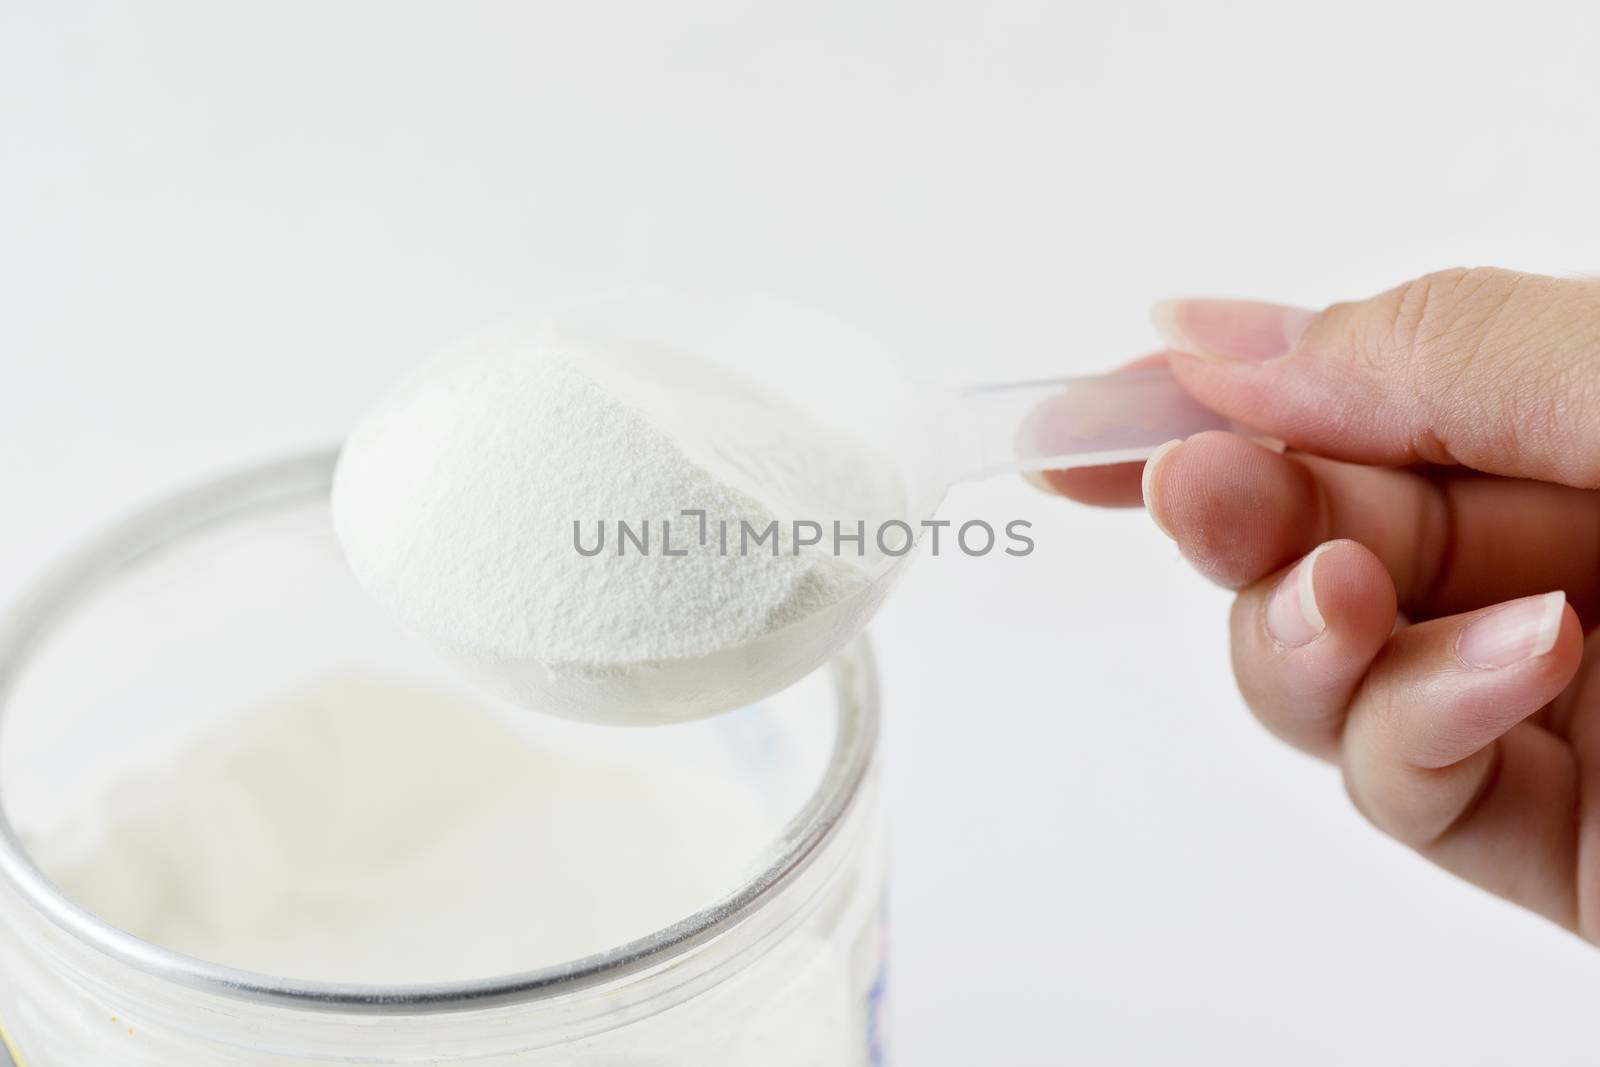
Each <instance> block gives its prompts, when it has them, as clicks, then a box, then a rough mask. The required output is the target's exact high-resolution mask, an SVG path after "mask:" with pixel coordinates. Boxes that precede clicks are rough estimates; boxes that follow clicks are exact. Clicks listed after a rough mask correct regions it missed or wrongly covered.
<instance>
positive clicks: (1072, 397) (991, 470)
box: [955, 366, 1236, 480]
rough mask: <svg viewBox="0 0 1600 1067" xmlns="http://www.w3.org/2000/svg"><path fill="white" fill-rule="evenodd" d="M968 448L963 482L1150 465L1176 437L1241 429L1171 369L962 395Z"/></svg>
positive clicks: (959, 406)
mask: <svg viewBox="0 0 1600 1067" xmlns="http://www.w3.org/2000/svg"><path fill="white" fill-rule="evenodd" d="M955 407H956V410H955V415H956V417H957V419H958V420H959V422H960V423H961V424H962V426H963V427H964V429H965V438H966V447H965V448H964V449H963V452H964V453H965V455H964V456H963V459H962V462H961V463H960V468H961V469H959V470H958V471H957V472H956V478H957V480H965V479H968V478H980V477H984V476H986V475H990V474H1000V473H1004V472H1007V471H1038V470H1064V469H1066V468H1069V467H1095V466H1104V465H1106V464H1111V463H1128V462H1133V461H1136V460H1141V459H1145V458H1147V457H1148V456H1149V455H1150V453H1152V452H1154V451H1155V450H1156V449H1157V448H1159V447H1160V446H1161V445H1163V444H1165V443H1166V442H1168V441H1171V440H1173V439H1174V438H1182V437H1188V436H1189V435H1190V434H1196V433H1200V432H1201V431H1202V430H1219V429H1233V428H1236V427H1235V426H1234V424H1233V423H1232V422H1230V421H1229V420H1228V419H1226V418H1224V417H1222V416H1221V415H1218V414H1217V413H1216V412H1214V411H1211V410H1209V409H1208V408H1204V407H1201V406H1200V404H1199V403H1198V402H1197V401H1196V400H1194V399H1193V398H1192V397H1190V396H1189V394H1187V393H1185V392H1184V391H1183V390H1182V389H1181V388H1179V387H1178V382H1177V379H1175V378H1174V377H1173V376H1172V372H1171V371H1170V370H1169V369H1167V367H1165V366H1150V367H1138V368H1133V369H1129V370H1121V371H1113V372H1112V373H1110V374H1097V375H1090V376H1087V377H1082V378H1058V379H1053V380H1048V381H1035V382H1013V383H1010V384H1004V385H980V386H973V387H971V388H967V389H963V390H961V391H960V392H959V393H958V395H957V397H956V399H955Z"/></svg>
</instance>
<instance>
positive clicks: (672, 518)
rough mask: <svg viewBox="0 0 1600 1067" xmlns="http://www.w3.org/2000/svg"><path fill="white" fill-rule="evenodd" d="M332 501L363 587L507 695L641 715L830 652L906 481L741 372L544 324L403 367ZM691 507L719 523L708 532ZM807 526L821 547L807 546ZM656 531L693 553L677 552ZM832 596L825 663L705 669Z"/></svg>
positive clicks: (721, 702)
mask: <svg viewBox="0 0 1600 1067" xmlns="http://www.w3.org/2000/svg"><path fill="white" fill-rule="evenodd" d="M333 509H334V523H335V526H336V529H337V531H338V534H339V538H340V541H341V542H342V544H343V546H344V549H345V553H346V557H347V558H348V560H349V562H350V566H351V568H352V569H353V570H354V572H355V574H356V576H357V578H358V579H359V580H360V581H361V582H362V584H363V585H364V586H365V587H366V588H367V590H368V591H369V592H370V593H371V595H372V596H373V597H374V598H375V599H376V600H378V601H379V603H381V604H382V605H384V606H385V607H386V608H387V609H388V610H390V611H391V612H393V613H394V614H395V615H397V616H398V617H399V618H400V619H401V620H402V621H403V622H405V623H406V624H407V625H408V626H409V627H410V628H412V629H413V630H415V631H417V632H419V633H421V634H422V635H424V636H425V637H427V638H429V639H431V640H432V641H433V642H434V643H436V644H437V645H439V646H440V647H442V648H443V649H445V650H446V651H447V652H449V653H451V654H453V655H454V656H455V658H457V659H458V660H463V661H466V662H468V663H469V664H471V665H473V666H476V667H479V668H481V669H482V673H484V674H487V675H488V676H490V677H491V679H492V681H493V682H494V683H495V684H496V685H497V686H498V687H499V688H500V689H501V690H502V691H503V692H505V693H506V694H507V695H509V696H511V697H512V698H513V699H517V700H519V701H520V702H522V703H524V704H526V705H529V706H533V707H536V708H539V709H541V710H548V711H552V712H556V713H559V714H565V715H570V716H574V717H579V718H592V719H601V720H608V721H619V722H649V721H665V720H669V719H679V718H686V717H692V716H694V715H700V714H708V713H711V712H716V711H722V710H726V709H727V708H728V707H731V706H735V705H736V704H739V703H743V702H746V701H747V700H749V699H753V698H755V697H759V696H760V695H762V693H763V692H764V691H770V690H771V689H772V688H776V687H779V686H781V685H783V684H787V683H788V682H790V681H793V680H795V679H796V678H798V677H799V676H800V675H802V674H804V673H805V672H806V671H808V670H809V669H810V668H811V667H813V666H815V665H816V664H817V663H820V662H821V660H822V659H823V658H825V657H826V654H827V652H828V651H829V650H830V649H831V648H832V647H834V646H835V645H836V644H837V643H838V640H839V638H840V637H842V636H843V634H844V633H845V632H847V631H848V629H850V628H852V627H853V626H854V625H855V624H856V622H858V621H859V618H861V617H864V614H863V612H864V611H866V610H870V605H869V603H868V602H869V600H870V598H871V596H872V584H873V583H872V578H873V573H874V568H875V567H877V565H878V564H879V562H880V559H879V557H878V555H877V551H876V547H875V544H874V541H875V537H874V534H875V531H876V530H877V528H878V526H879V524H880V523H882V522H883V521H884V520H886V519H893V518H901V517H902V515H901V510H902V494H901V490H900V483H899V480H898V478H897V476H896V475H895V473H894V471H893V470H892V468H890V467H889V466H888V465H887V464H886V463H884V462H883V461H881V460H880V459H878V458H877V457H876V456H875V455H873V454H872V453H870V452H868V451H867V450H866V449H865V448H864V447H862V446H861V445H860V444H858V443H857V442H856V441H855V440H854V439H853V438H850V437H848V436H845V435H843V434H842V433H840V432H838V431H836V430H833V429H832V428H829V427H825V426H824V425H823V424H821V423H820V422H817V421H815V420H813V419H811V418H809V417H807V416H806V415H805V414H804V413H802V412H800V411H798V410H796V409H794V408H792V407H790V406H789V405H787V404H785V403H784V402H783V401H782V400H781V399H780V398H777V397H775V396H771V395H769V394H767V393H764V392H762V391H760V390H757V389H755V388H753V387H751V386H749V385H748V384H746V383H745V382H743V381H742V380H741V379H739V378H738V377H736V376H734V375H732V374H729V373H727V372H725V371H722V370H720V369H718V368H715V367H712V366H710V365H707V364H702V363H699V362H697V361H694V360H692V359H688V358H685V357H682V356H677V355H672V354H668V353H662V352H655V351H638V350H628V349H623V348H618V347H605V348H600V349H597V348H594V347H587V346H584V345H583V344H581V343H578V342H574V341H572V340H570V339H565V338H562V337H560V336H558V335H555V334H551V333H544V334H540V335H536V336H533V337H528V338H523V339H521V340H519V341H517V342H514V343H508V342H502V343H489V344H479V345H477V346H476V347H469V348H463V349H460V350H457V351H455V352H453V353H450V354H448V355H447V356H445V357H443V358H441V359H438V360H435V361H434V362H432V363H429V364H427V365H425V366H424V367H422V368H421V369H420V370H419V371H417V372H416V373H414V374H413V375H412V376H411V377H409V378H408V379H406V380H405V381H403V382H402V383H401V384H400V385H399V386H398V387H397V388H396V389H394V390H393V392H391V393H390V394H389V395H388V396H387V397H386V398H385V399H384V400H383V402H382V403H381V404H380V405H379V406H378V407H377V408H376V409H375V410H373V411H372V412H371V413H370V414H369V415H368V416H367V417H366V418H365V419H364V420H363V421H362V422H361V423H360V425H359V426H358V427H357V428H356V430H355V431H354V433H352V435H351V436H350V439H349V441H348V442H347V444H346V445H345V449H344V452H343V455H342V457H341V459H340V463H339V469H338V473H337V477H336V480H335V485H334V497H333ZM685 510H703V511H704V512H705V513H706V519H705V526H704V528H703V529H704V532H705V535H706V536H705V538H704V541H703V542H702V540H701V532H702V527H701V524H700V520H699V519H698V517H690V516H684V515H683V514H682V512H683V511H685ZM619 520H622V521H626V522H627V523H628V524H629V527H630V529H632V530H634V531H638V530H640V529H641V528H643V527H644V526H646V525H648V526H649V527H650V530H649V537H650V551H649V552H648V553H644V552H641V551H639V550H638V549H637V548H636V546H635V544H634V543H633V542H631V541H630V542H627V543H626V544H624V543H621V538H620V537H619V531H618V528H617V523H618V521H619ZM774 520H776V521H777V525H778V537H779V542H778V546H777V548H778V551H777V554H776V555H772V554H771V550H770V548H768V547H766V546H762V547H760V548H754V547H750V548H749V550H748V552H746V553H745V554H741V545H746V546H752V545H753V542H752V541H750V540H749V539H748V538H747V537H746V535H745V533H744V530H745V528H746V527H748V528H749V530H750V531H752V534H751V536H753V535H754V534H759V533H761V532H763V531H765V530H766V529H767V528H768V526H769V524H771V523H772V522H773V521H774ZM795 520H811V521H815V522H818V523H820V524H821V525H822V527H823V528H824V531H825V536H824V538H823V543H822V544H820V545H817V546H815V547H805V546H802V547H800V548H799V550H798V551H797V550H796V543H795V541H796V539H795V538H794V536H793V531H794V527H793V522H794V521H795ZM835 520H837V521H839V522H840V523H841V528H842V530H844V531H845V532H846V533H853V532H855V531H856V529H857V523H858V522H859V523H862V524H864V530H865V533H866V536H865V543H864V546H863V549H864V555H862V556H857V555H855V552H856V551H857V549H856V547H855V545H854V544H852V543H846V544H845V545H844V548H845V554H843V555H836V554H835V551H834V543H833V538H832V535H833V523H834V521H835ZM663 521H665V522H666V523H669V524H670V529H671V544H672V548H673V550H674V551H683V550H686V551H687V553H688V554H687V555H686V556H683V557H676V556H673V557H669V556H667V555H665V554H664V553H663V551H662V549H663V547H664V546H663V544H662V536H663V527H662V523H663ZM575 522H576V523H578V524H579V525H578V534H577V542H578V543H581V544H582V545H583V546H584V547H585V548H589V549H592V548H593V547H594V546H595V545H596V543H597V538H598V536H599V531H600V529H601V528H602V527H604V529H605V538H606V539H605V542H604V545H605V547H604V549H603V551H601V552H600V553H599V554H598V555H595V556H586V555H584V554H583V553H582V552H580V551H579V550H578V548H577V545H576V544H575V535H574V523H575ZM723 524H726V526H724V525H723ZM724 529H726V530H727V533H728V541H727V542H726V543H725V542H724V541H723V538H722V531H723V530H724ZM725 545H726V547H725ZM724 551H726V553H727V554H726V555H724V554H723V553H724ZM872 603H875V601H873V602H872ZM840 605H848V606H850V607H851V608H852V610H851V611H843V610H840V611H835V612H834V613H833V614H834V615H837V616H838V618H837V620H835V619H834V618H833V616H831V615H827V616H822V617H823V618H824V621H825V622H826V623H827V625H826V626H819V627H813V629H816V630H819V631H822V630H827V631H828V632H827V633H825V634H821V633H813V634H811V635H810V640H811V642H812V643H813V644H816V643H818V641H819V639H820V640H821V641H822V643H824V644H826V646H827V647H820V648H819V649H818V650H817V651H816V653H815V654H812V650H811V649H810V648H806V649H800V650H795V649H780V650H773V651H770V652H768V653H767V654H765V655H764V657H763V654H761V653H757V654H753V655H750V656H745V657H744V658H743V660H742V661H740V662H734V661H733V660H732V659H728V660H727V661H726V662H721V663H720V664H719V663H714V662H712V661H710V660H708V657H717V656H719V654H723V653H726V652H727V651H728V650H738V649H740V648H741V647H742V646H746V645H747V644H748V643H749V642H752V641H757V640H758V639H761V638H763V637H765V636H767V635H771V634H773V633H775V632H777V631H780V630H784V629H785V628H786V627H789V626H791V625H793V624H795V623H797V622H800V621H802V620H806V619H808V618H814V617H819V613H825V612H827V611H828V610H829V609H833V608H837V607H838V606H840ZM834 629H838V630H841V633H839V634H834V633H832V630H834ZM801 652H803V653H804V654H803V655H802V654H800V653H801ZM674 664H687V665H689V666H690V667H694V666H696V665H698V666H699V667H700V668H703V669H700V670H698V673H697V674H696V676H695V677H693V678H689V677H687V676H686V675H685V674H684V673H683V672H682V671H678V672H676V673H674V669H673V665H674ZM779 668H781V669H779ZM734 675H737V677H734Z"/></svg>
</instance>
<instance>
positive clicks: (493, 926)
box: [33, 676, 778, 983]
mask: <svg viewBox="0 0 1600 1067" xmlns="http://www.w3.org/2000/svg"><path fill="white" fill-rule="evenodd" d="M777 830H778V825H777V821H776V820H775V819H774V818H773V817H771V816H770V815H767V814H765V811H764V806H763V804H762V803H761V798H760V796H759V794H758V793H757V790H756V789H755V788H754V786H753V785H751V784H750V783H748V782H745V781H741V780H738V779H736V778H735V777H733V776H732V775H731V774H727V773H722V772H716V773H708V771H707V769H706V768H705V767H703V766H700V765H698V764H696V765H690V764H689V763H687V762H686V761H681V760H680V761H677V762H675V761H674V760H672V759H663V758H652V759H645V758H643V757H640V756H623V755H620V754H617V753H611V752H605V751H601V750H599V749H597V748H595V747H594V746H583V745H579V744H575V743H572V742H570V741H567V740H565V739H558V738H555V737H539V738H534V737H526V738H525V737H523V736H520V735H518V734H516V733H514V732H512V731H511V730H510V729H508V728H507V727H506V726H504V725H502V724H500V723H499V722H497V721H496V720H495V719H494V718H492V717H491V716H490V715H489V714H488V713H487V712H485V711H484V710H483V709H481V708H479V707H477V706H475V705H474V704H472V703H471V702H466V701H461V700H457V699H452V698H450V697H446V696H442V695H439V694H434V693H430V692H427V691H425V690H420V689H416V688H412V687H408V686H403V685H399V684H394V683H388V682H383V681H379V680H377V679H374V678H368V677H361V676H351V677H342V678H332V679H328V680H327V681H325V682H322V683H320V684H316V685H313V686H310V687H308V688H307V689H305V690H304V691H302V692H299V693H296V694H292V695H289V696H287V697H285V698H283V699H281V700H278V701H274V702H271V703H269V704H268V705H267V706H265V707H263V708H261V709H259V710H258V711H256V712H254V713H246V714H245V715H244V716H242V717H240V718H239V719H238V720H237V721H233V722H229V723H227V724H226V725H225V726H224V727H223V728H221V729H219V730H218V731H217V732H216V733H214V734H212V735H210V736H207V737H203V738H200V739H198V740H197V741H196V742H195V743H193V744H191V745H190V746H189V747H187V748H185V749H183V750H181V751H178V752H175V753H173V754H172V755H171V756H170V757H169V758H167V759H166V760H164V761H163V762H162V763H161V764H159V765H158V766H155V767H152V768H151V769H150V770H149V771H148V772H147V773H144V774H139V775H133V776H130V777H128V778H126V779H124V780H122V781H120V782H118V783H116V784H115V785H114V786H113V787H112V788H111V789H110V790H109V791H108V792H107V793H106V794H105V795H103V796H100V797H97V798H95V801H94V803H92V804H90V805H87V806H86V807H85V808H84V809H83V810H82V811H80V812H78V813H77V814H76V816H74V817H73V818H72V819H71V820H70V821H69V822H68V823H67V824H66V825H64V826H61V827H58V828H55V829H54V831H53V832H52V833H50V834H49V835H47V836H45V837H44V838H42V839H41V840H40V841H39V842H37V843H36V844H35V845H34V847H33V852H34V854H35V856H36V858H37V859H38V860H39V862H40V863H41V865H42V866H43V867H44V868H45V870H47V871H48V872H49V873H50V875H51V877H52V878H53V879H54V880H55V881H56V882H57V883H58V884H59V885H61V887H62V888H63V889H65V890H66V891H67V893H68V894H69V895H71V896H72V897H73V898H74V899H76V900H78V901H79V902H80V903H82V904H84V905H85V906H86V907H88V908H89V909H90V910H91V911H94V912H95V913H97V914H99V915H100V916H102V917H103V918H105V919H107V920H109V921H110V922H112V923H114V924H115V925H117V926H118V927H120V928H122V929H124V930H128V931H130V932H132V933H134V934H137V935H138V936H140V937H143V938H145V939H147V940H149V941H153V942H155V943H156V944H159V945H163V946H165V947H167V948H172V949H176V950H178V951H180V952H184V953H188V954H190V955H193V956H197V957H199V958H201V959H206V960H212V961H215V962H219V963H224V964H229V965H232V966H235V967H241V968H244V969H246V970H252V971H257V972H261V973H265V974H274V975H284V976H289V977H293V978H302V979H311V980H320V981H340V982H376V983H405V982H439V981H448V980H455V979H470V978H482V977H486V976H489V975H498V974H510V973H515V972H518V971H524V970H530V969H533V968H536V967H541V966H546V965H549V964H554V963H558V962H562V961H565V960H571V959H577V958H579V957H581V956H585V955H588V954H590V953H595V952H600V951H604V950H606V949H609V948H611V947H613V946H615V945H618V944H622V943H624V942H626V941H629V940H631V939H633V938H636V937H642V936H644V935H646V934H649V933H651V932H653V931H655V930H658V929H661V928H662V927H665V926H667V925H669V924H671V923H673V922H676V921H678V920H679V919H682V918H683V917H684V916H686V915H690V914H693V913H694V912H696V911H698V910H699V909H701V908H703V907H706V906H707V905H709V904H710V903H711V902H712V901H714V900H716V899H717V898H718V897H720V896H722V895H723V894H725V893H728V892H731V891H732V890H733V889H735V888H737V886H738V885H739V883H740V881H741V880H742V878H743V877H744V876H746V875H747V874H748V868H749V866H750V865H751V864H753V863H754V862H755V861H756V860H757V859H758V858H759V857H760V856H761V855H762V854H763V850H764V849H765V848H766V846H767V844H768V843H769V842H770V841H772V840H773V839H774V838H775V837H776V834H777Z"/></svg>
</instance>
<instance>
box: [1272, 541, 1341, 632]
mask: <svg viewBox="0 0 1600 1067" xmlns="http://www.w3.org/2000/svg"><path fill="white" fill-rule="evenodd" d="M1329 544H1332V542H1329ZM1327 548H1328V545H1327V544H1323V545H1318V546H1317V547H1316V548H1314V549H1312V550H1311V554H1310V555H1308V556H1306V558H1305V559H1302V560H1301V561H1300V562H1299V563H1296V564H1295V565H1294V569H1293V570H1291V571H1290V572H1289V573H1288V574H1285V575H1284V576H1283V580H1282V581H1280V582H1279V583H1278V588H1276V589H1274V590H1273V591H1272V595H1271V596H1270V597H1268V598H1267V633H1268V634H1269V635H1270V636H1271V637H1272V639H1273V640H1274V641H1276V642H1277V643H1278V644H1280V645H1282V646H1283V647H1284V648H1299V647H1300V646H1301V645H1304V644H1307V643H1309V642H1310V641H1311V640H1313V639H1314V638H1315V637H1316V636H1317V635H1318V634H1320V633H1321V632H1322V631H1323V630H1326V629H1327V628H1328V624H1327V622H1326V620H1324V619H1323V617H1322V609H1321V608H1319V607H1317V588H1316V582H1315V577H1316V571H1317V557H1318V556H1321V555H1322V553H1323V552H1324V551H1326V550H1327Z"/></svg>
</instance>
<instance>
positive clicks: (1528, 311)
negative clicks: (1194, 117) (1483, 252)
mask: <svg viewBox="0 0 1600 1067" xmlns="http://www.w3.org/2000/svg"><path fill="white" fill-rule="evenodd" d="M1155 319H1156V325H1157V327H1158V328H1159V329H1160V330H1161V332H1162V333H1163V334H1165V335H1166V339H1167V342H1168V343H1169V344H1171V345H1172V346H1173V348H1175V349H1177V351H1176V352H1175V353H1173V354H1172V356H1171V357H1170V363H1171V366H1172V370H1173V373H1174V374H1175V375H1176V376H1177V378H1178V380H1179V382H1180V383H1181V384H1182V385H1183V387H1184V388H1185V389H1186V390H1188V391H1189V392H1190V393H1191V394H1193V396H1194V397H1195V398H1196V399H1198V400H1199V401H1200V402H1201V403H1202V404H1205V405H1206V406H1207V407H1210V408H1212V409H1214V410H1215V411H1217V412H1219V413H1221V414H1223V415H1227V416H1228V417H1230V418H1232V419H1235V420H1236V421H1238V422H1242V423H1244V424H1246V425H1248V426H1252V427H1254V428H1256V429H1259V430H1261V431H1262V432H1264V433H1267V434H1270V435H1272V436H1274V437H1278V438H1281V439H1282V440H1284V441H1285V442H1287V443H1288V444H1289V445H1290V446H1292V447H1295V448H1300V449H1304V450H1307V451H1312V452H1318V453H1321V454H1322V455H1326V456H1330V457H1333V458H1335V459H1344V460H1350V461H1354V462H1358V463H1370V464H1378V465H1401V464H1409V463H1440V464H1462V465H1465V466H1468V467H1472V468H1474V469H1477V470H1480V471H1486V472H1489V473H1493V474H1504V475H1512V476H1516V477H1525V478H1538V479H1542V480H1545V481H1552V482H1561V483H1564V484H1566V485H1574V486H1583V487H1587V488H1593V487H1597V486H1600V282H1595V281H1588V280H1577V279H1562V278H1547V277H1542V276H1539V275H1532V274H1517V273H1514V272H1512V271H1504V270H1490V269H1482V268H1480V269H1473V270H1449V271H1442V272H1440V273H1438V274H1429V275H1427V276H1425V277H1422V278H1419V279H1417V280H1416V281H1412V282H1407V283H1406V284H1404V285H1402V286H1400V287H1398V288H1396V289H1391V290H1390V291H1388V292H1386V293H1383V294H1382V295H1380V296H1375V297H1372V298H1371V299H1368V300H1362V301H1359V302H1356V303H1349V304H1335V305H1333V306H1331V307H1329V308H1327V309H1326V310H1324V311H1321V312H1314V311H1305V310H1301V309H1299V308H1289V307H1282V306H1280V305H1276V304H1258V303H1250V302H1244V301H1229V300H1179V301H1172V302H1168V303H1164V304H1159V305H1157V306H1156V309H1155Z"/></svg>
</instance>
